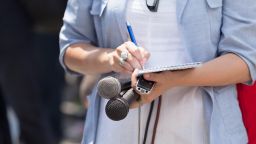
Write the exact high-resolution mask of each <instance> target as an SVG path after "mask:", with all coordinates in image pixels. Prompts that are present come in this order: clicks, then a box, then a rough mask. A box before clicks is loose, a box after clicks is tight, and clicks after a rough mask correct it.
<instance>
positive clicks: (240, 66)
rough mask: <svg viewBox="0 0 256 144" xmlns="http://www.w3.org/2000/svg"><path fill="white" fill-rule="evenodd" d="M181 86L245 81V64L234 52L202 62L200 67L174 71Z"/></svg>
mask: <svg viewBox="0 0 256 144" xmlns="http://www.w3.org/2000/svg"><path fill="white" fill-rule="evenodd" d="M174 75H177V76H178V77H179V78H180V81H179V82H178V84H179V85H182V86H224V85H228V84H235V83H241V82H247V81H249V80H250V79H251V78H250V73H249V69H248V67H247V64H246V63H245V62H244V61H243V60H242V59H241V58H240V57H239V56H237V55H235V54H226V55H223V56H221V57H218V58H216V59H214V60H211V61H209V62H206V63H204V64H203V65H202V66H201V67H198V68H195V69H190V70H185V71H177V72H174Z"/></svg>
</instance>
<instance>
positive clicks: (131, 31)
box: [126, 22, 144, 69]
mask: <svg viewBox="0 0 256 144" xmlns="http://www.w3.org/2000/svg"><path fill="white" fill-rule="evenodd" d="M126 26H127V30H128V33H129V36H130V39H131V41H132V42H133V43H134V44H135V45H136V46H138V44H137V42H136V39H135V36H134V33H133V30H132V26H131V24H130V23H129V22H126ZM141 67H142V69H144V66H143V65H142V64H141Z"/></svg>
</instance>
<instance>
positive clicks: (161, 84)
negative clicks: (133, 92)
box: [131, 70, 175, 108]
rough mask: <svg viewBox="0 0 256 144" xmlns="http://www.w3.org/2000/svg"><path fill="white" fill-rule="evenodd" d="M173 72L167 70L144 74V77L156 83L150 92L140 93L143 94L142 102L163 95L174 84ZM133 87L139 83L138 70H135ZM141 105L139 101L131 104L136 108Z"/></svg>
mask: <svg viewBox="0 0 256 144" xmlns="http://www.w3.org/2000/svg"><path fill="white" fill-rule="evenodd" d="M173 74H174V73H173V72H171V71H165V72H161V73H148V74H144V75H143V76H144V78H145V79H146V80H149V81H154V82H155V85H154V87H153V89H152V90H151V92H150V93H149V94H140V93H139V92H138V94H140V95H141V101H140V104H146V103H150V102H152V101H153V100H155V99H157V98H158V97H159V96H160V95H162V94H163V93H164V92H165V91H167V90H168V89H170V88H171V87H173V86H174V83H175V81H174V79H175V78H174V76H173ZM131 81H132V87H133V88H134V89H135V87H136V83H137V70H135V71H134V72H133V74H132V77H131ZM138 106H139V102H133V103H132V104H131V108H136V107H138Z"/></svg>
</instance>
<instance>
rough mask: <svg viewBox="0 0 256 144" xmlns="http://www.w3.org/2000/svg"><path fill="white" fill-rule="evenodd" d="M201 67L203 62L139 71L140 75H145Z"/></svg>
mask: <svg viewBox="0 0 256 144" xmlns="http://www.w3.org/2000/svg"><path fill="white" fill-rule="evenodd" d="M201 65H202V63H201V62H193V63H184V64H179V65H171V66H160V67H150V68H146V69H142V70H139V71H138V75H141V74H144V73H153V72H162V71H174V70H184V69H191V68H196V67H199V66H201Z"/></svg>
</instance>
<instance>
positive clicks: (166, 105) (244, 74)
mask: <svg viewBox="0 0 256 144" xmlns="http://www.w3.org/2000/svg"><path fill="white" fill-rule="evenodd" d="M155 2H156V3H154V2H153V4H151V3H152V1H151V0H147V1H145V0H76V1H74V0H69V2H68V6H67V9H66V13H65V16H64V25H63V27H62V30H61V33H60V47H61V53H60V61H61V63H62V65H63V67H64V68H65V69H67V70H68V71H73V72H77V73H81V74H90V73H94V74H103V75H104V76H106V75H107V73H109V72H117V73H120V74H121V75H122V74H131V80H132V85H133V86H134V84H135V83H136V71H134V70H135V69H140V68H142V66H143V65H144V64H148V63H149V64H151V62H152V63H154V61H152V59H156V57H154V56H155V54H156V53H157V52H159V51H161V52H164V51H168V52H171V54H170V56H169V58H170V59H171V60H172V61H174V63H186V62H203V65H202V66H201V67H198V68H194V69H189V70H183V71H167V72H162V73H158V74H154V73H150V74H146V75H144V77H145V79H147V80H152V81H155V82H156V85H155V87H154V89H153V90H152V92H151V93H150V94H149V95H141V99H142V107H141V115H140V117H141V125H140V129H141V130H142V131H141V132H140V134H138V130H139V128H138V125H137V121H138V118H139V116H138V109H132V110H131V111H130V112H129V114H128V116H127V117H126V118H125V119H124V120H122V121H120V122H114V121H111V120H109V119H108V118H107V117H106V115H105V111H104V107H105V104H106V102H107V100H104V99H101V98H100V97H99V96H97V92H96V90H94V92H93V94H92V95H91V97H90V106H89V109H88V113H87V120H86V124H85V133H84V138H83V143H84V144H89V143H90V144H91V143H97V144H102V143H103V144H106V143H107V144H108V143H109V144H120V143H122V144H133V143H137V139H138V140H139V142H140V143H142V139H145V137H143V136H144V134H145V132H146V131H144V129H145V127H146V122H147V116H148V112H149V109H150V106H149V103H150V102H151V101H153V100H156V101H157V102H158V106H159V103H160V99H159V100H158V97H159V96H160V95H162V104H161V108H160V109H161V113H160V115H159V116H156V113H157V112H156V111H158V110H159V108H158V109H157V105H155V106H154V110H153V114H152V117H151V122H150V123H149V125H148V132H147V135H148V136H147V137H146V140H145V141H146V143H158V144H162V143H175V144H188V143H196V144H205V143H210V144H229V143H231V144H245V143H247V135H246V131H245V128H244V125H243V122H242V117H241V113H240V110H239V106H238V102H237V93H236V87H235V84H236V83H247V84H252V83H253V82H254V81H255V79H256V66H255V64H256V43H255V41H254V38H253V37H254V36H255V34H256V33H255V31H254V30H255V29H256V22H255V18H256V13H254V11H255V9H256V2H255V1H254V0H247V1H246V2H244V1H242V0H238V1H233V0H177V1H175V0H159V1H158V2H159V5H158V6H157V0H156V1H155ZM127 20H129V22H131V24H132V26H133V28H134V33H135V35H136V38H137V41H138V45H140V46H141V47H140V48H138V47H137V46H136V45H134V44H133V43H131V42H126V41H128V35H127V30H126V25H125V24H126V21H127ZM183 52H184V53H183ZM121 53H128V59H127V60H124V58H123V57H121V56H120V55H121ZM149 55H151V56H150V57H149ZM158 58H160V57H158ZM174 58H175V59H174ZM176 58H177V59H176ZM170 59H168V60H170ZM172 61H171V62H172ZM133 107H138V103H136V102H134V104H133ZM156 117H158V118H159V122H158V125H157V129H155V126H156V125H155V124H154V121H153V120H155V119H156ZM152 137H153V138H152ZM145 141H143V143H144V142H145Z"/></svg>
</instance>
